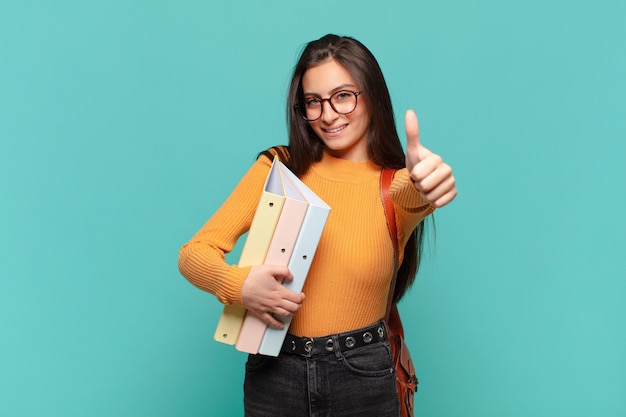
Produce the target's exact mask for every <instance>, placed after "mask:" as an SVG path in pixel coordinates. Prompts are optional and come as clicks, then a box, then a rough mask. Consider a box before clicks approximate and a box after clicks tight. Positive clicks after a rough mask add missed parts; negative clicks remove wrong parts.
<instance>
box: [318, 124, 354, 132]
mask: <svg viewBox="0 0 626 417" xmlns="http://www.w3.org/2000/svg"><path fill="white" fill-rule="evenodd" d="M346 127H348V125H343V126H340V127H338V128H336V129H322V130H323V131H324V132H327V133H337V132H339V131H341V130H344V129H345V128H346Z"/></svg>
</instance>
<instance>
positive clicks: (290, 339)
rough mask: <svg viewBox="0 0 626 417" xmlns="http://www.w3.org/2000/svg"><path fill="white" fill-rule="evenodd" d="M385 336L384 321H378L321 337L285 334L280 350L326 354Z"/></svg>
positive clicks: (353, 347)
mask: <svg viewBox="0 0 626 417" xmlns="http://www.w3.org/2000/svg"><path fill="white" fill-rule="evenodd" d="M386 338H387V332H386V331H385V325H384V322H383V321H382V320H381V321H380V322H378V323H376V324H374V325H372V326H368V327H364V328H362V329H358V330H354V331H351V332H345V333H339V334H334V335H329V336H322V337H313V338H311V337H298V336H294V335H291V334H287V336H285V342H284V343H283V347H282V349H281V350H282V351H283V352H285V353H291V354H294V355H301V356H306V357H311V356H314V355H326V354H329V353H332V352H335V351H336V350H340V351H342V352H343V351H346V350H351V349H356V348H359V347H362V346H366V345H370V344H372V343H375V342H379V341H381V340H385V339H386Z"/></svg>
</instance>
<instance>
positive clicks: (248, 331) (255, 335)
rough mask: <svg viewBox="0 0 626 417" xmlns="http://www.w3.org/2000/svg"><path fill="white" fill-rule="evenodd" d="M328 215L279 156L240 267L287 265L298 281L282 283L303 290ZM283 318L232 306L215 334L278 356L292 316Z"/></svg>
mask: <svg viewBox="0 0 626 417" xmlns="http://www.w3.org/2000/svg"><path fill="white" fill-rule="evenodd" d="M329 213H330V207H329V206H328V205H327V204H326V203H324V201H322V200H321V199H320V198H319V197H318V196H317V195H315V193H314V192H313V191H311V190H310V189H309V188H308V187H307V186H306V185H304V183H303V182H302V181H300V179H299V178H298V177H296V176H295V175H294V174H293V173H292V172H291V171H290V170H289V169H288V168H287V167H286V166H285V165H284V164H283V163H282V162H280V161H279V160H278V158H276V157H274V161H273V163H272V167H271V169H270V172H269V174H268V176H267V179H266V181H265V187H264V188H263V193H262V195H261V198H260V200H259V204H258V206H257V209H256V212H255V214H254V218H253V219H252V224H251V225H250V230H249V231H248V236H247V238H246V242H245V244H244V246H243V250H242V252H241V257H240V259H239V264H238V265H239V266H240V267H245V266H254V265H261V264H268V265H269V264H271V265H283V266H287V267H288V268H289V270H290V271H291V273H292V275H293V280H292V281H290V282H286V283H284V284H283V285H284V286H285V287H287V288H288V289H290V290H292V291H294V292H300V291H302V287H303V286H304V281H305V279H306V276H307V274H308V273H309V268H310V266H311V262H312V261H313V257H314V255H315V251H316V250H317V244H318V243H319V240H320V237H321V236H322V230H323V229H324V226H325V225H326V220H327V219H328V214H329ZM279 320H281V321H283V323H284V324H285V326H284V328H283V329H282V330H279V329H277V328H274V327H269V326H267V325H266V324H265V323H263V322H262V321H261V319H260V318H259V317H258V316H257V315H256V314H254V313H252V312H249V311H247V310H246V309H245V308H244V307H242V306H240V305H237V304H230V305H227V306H225V307H224V311H223V312H222V315H221V317H220V320H219V322H218V324H217V329H216V330H215V336H214V338H215V340H217V341H218V342H222V343H226V344H230V345H235V346H236V348H237V350H239V351H242V352H247V353H254V354H256V353H260V354H263V355H268V356H278V354H279V353H280V349H281V346H282V344H283V341H284V339H285V336H286V334H287V330H288V328H289V324H290V323H291V318H290V317H289V318H279Z"/></svg>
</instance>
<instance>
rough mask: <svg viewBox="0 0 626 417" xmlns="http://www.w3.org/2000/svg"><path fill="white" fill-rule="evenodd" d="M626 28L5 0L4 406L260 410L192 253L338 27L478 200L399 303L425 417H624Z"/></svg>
mask: <svg viewBox="0 0 626 417" xmlns="http://www.w3.org/2000/svg"><path fill="white" fill-rule="evenodd" d="M624 21H626V3H625V2H623V1H597V2H591V1H549V0H548V1H537V0H531V1H525V2H500V1H475V2H467V1H424V0H420V1H396V2H393V1H392V2H378V1H376V2H375V1H368V2H366V1H356V0H354V1H345V2H339V1H326V0H320V1H316V2H312V3H311V2H309V3H302V2H288V1H284V2H279V1H263V2H255V1H248V2H242V1H229V2H225V1H224V2H218V1H211V0H209V1H177V2H174V1H162V0H157V1H150V2H148V1H119V0H113V1H106V2H105V1H98V2H83V1H69V0H59V1H55V2H44V1H40V2H38V1H32V0H27V1H20V2H9V1H6V0H5V1H2V3H0V196H1V197H0V199H1V203H0V236H1V239H0V245H1V246H0V415H2V416H64V417H70V416H93V417H97V416H220V417H221V416H238V415H242V405H241V398H242V380H243V362H244V360H245V356H244V355H243V354H241V353H239V352H236V351H235V350H234V349H233V348H232V347H230V346H225V345H221V344H219V343H216V342H214V341H213V340H212V334H213V330H214V327H215V324H216V321H217V318H218V315H219V313H220V311H221V306H220V305H219V303H218V302H217V301H216V300H215V299H214V298H213V297H212V296H210V295H208V294H205V293H202V292H201V291H199V290H197V289H196V288H194V287H192V286H191V285H190V284H188V283H187V281H185V280H184V279H183V278H182V277H181V276H180V275H179V273H178V269H177V255H178V249H179V247H180V246H181V245H182V244H183V243H184V242H185V241H186V240H187V239H189V238H190V237H191V235H192V234H193V233H194V232H195V231H196V230H197V229H198V228H199V227H200V226H201V225H202V224H203V223H204V221H205V220H206V219H207V218H208V217H209V216H210V215H211V213H212V212H213V211H214V210H215V209H216V208H217V207H218V206H219V205H220V204H221V202H222V201H223V200H224V199H225V198H226V196H227V195H228V193H229V192H230V190H231V189H232V187H233V186H234V185H235V184H236V182H237V181H238V179H239V178H240V176H241V175H242V174H243V173H244V172H245V170H246V169H247V168H248V167H249V166H250V164H251V163H252V162H253V161H254V158H255V155H256V153H257V152H258V151H260V150H262V149H264V148H267V147H269V146H271V145H274V144H279V143H285V142H286V136H285V131H286V129H285V122H284V99H285V95H286V89H287V83H288V80H289V75H290V71H291V69H292V67H293V65H294V63H295V60H296V58H297V55H298V53H299V51H300V50H301V48H302V46H303V45H304V44H305V43H306V42H307V41H309V40H312V39H315V38H318V37H320V36H322V35H323V34H325V33H328V32H333V33H339V34H347V35H352V36H354V37H356V38H357V39H359V40H361V41H362V42H363V43H365V44H366V45H367V46H368V47H369V48H370V49H371V50H372V52H373V53H374V54H375V55H376V57H377V58H378V60H379V62H380V65H381V67H382V68H383V71H384V73H385V75H386V78H387V82H388V84H389V88H390V91H391V94H392V99H393V101H394V105H395V109H396V112H397V114H396V116H397V118H398V120H399V121H400V122H401V121H402V120H403V117H402V116H403V114H404V110H405V109H407V108H414V109H415V110H416V112H417V114H418V116H419V118H420V124H421V138H422V143H423V144H424V145H425V146H427V147H429V148H431V149H432V150H433V151H435V152H437V153H440V154H441V155H443V156H444V158H445V159H446V160H447V161H448V162H449V163H450V164H451V165H452V166H453V167H454V170H455V175H456V178H457V181H458V187H459V190H460V194H459V197H458V198H457V199H456V201H455V202H454V204H452V205H451V206H449V207H446V208H444V209H442V210H440V211H439V212H438V213H437V215H436V225H437V237H436V241H435V242H434V244H433V245H431V246H430V248H431V250H430V251H429V255H428V257H427V259H425V261H424V266H423V270H422V272H421V274H420V276H419V277H418V280H417V283H416V285H415V286H414V289H413V290H412V292H411V293H410V295H409V296H408V297H407V298H406V300H405V301H404V302H403V304H402V306H401V311H402V314H403V317H404V321H405V327H406V328H407V330H408V340H409V344H410V346H411V349H412V352H413V356H414V358H415V360H416V362H417V368H418V374H419V376H420V390H419V393H418V395H417V397H416V400H417V412H418V415H420V416H428V417H438V416H445V417H472V416H479V417H491V416H494V417H496V416H497V417H503V416H505V417H518V416H519V417H522V416H523V417H529V416H569V417H574V416H602V417H617V416H626V395H625V394H624V393H625V392H626V354H625V352H626V307H625V303H624V300H625V295H626V282H625V279H624V278H625V277H626V274H625V273H624V249H626V240H625V237H624V235H625V232H626V221H625V220H624V214H625V213H626V198H625V197H624V192H623V185H624V180H625V179H626V163H625V158H624V152H625V151H626V145H625V144H624V143H625V140H626V101H625V96H626V81H625V79H626V77H625V74H626V53H625V50H624V42H625V41H626V26H625V25H624ZM398 127H399V128H400V129H402V128H403V127H402V124H401V123H398ZM236 259H237V253H236V252H235V253H233V254H232V256H231V257H230V258H229V260H230V261H231V262H233V263H234V262H236Z"/></svg>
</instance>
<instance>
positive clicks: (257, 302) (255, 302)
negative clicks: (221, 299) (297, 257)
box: [241, 265, 304, 329]
mask: <svg viewBox="0 0 626 417" xmlns="http://www.w3.org/2000/svg"><path fill="white" fill-rule="evenodd" d="M292 279H293V275H292V274H291V272H289V269H288V268H287V267H286V266H278V265H256V266H253V267H252V268H251V269H250V273H249V274H248V276H247V277H246V280H245V281H244V282H243V287H242V288H241V298H242V301H243V306H244V307H245V308H247V309H248V310H250V311H252V312H253V313H255V314H256V315H257V316H258V317H259V318H260V319H261V320H262V321H263V322H264V323H265V324H268V325H270V326H273V327H276V328H279V329H282V328H283V327H285V326H284V325H283V323H282V322H281V321H280V320H277V319H276V318H275V317H274V315H276V316H282V317H290V316H293V315H294V314H296V312H297V311H298V310H299V309H300V307H301V306H302V302H303V301H304V293H296V292H293V291H291V290H288V289H287V288H285V287H284V286H283V285H282V282H284V281H291V280H292Z"/></svg>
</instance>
